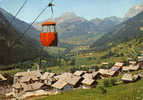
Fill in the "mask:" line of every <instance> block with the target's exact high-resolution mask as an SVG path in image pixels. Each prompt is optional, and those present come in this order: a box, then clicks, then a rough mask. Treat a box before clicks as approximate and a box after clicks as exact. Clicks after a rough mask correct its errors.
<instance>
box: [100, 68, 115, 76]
mask: <svg viewBox="0 0 143 100" xmlns="http://www.w3.org/2000/svg"><path fill="white" fill-rule="evenodd" d="M99 73H100V74H101V75H102V77H113V76H115V75H117V74H118V73H117V71H113V70H110V69H109V70H108V69H100V70H99Z"/></svg>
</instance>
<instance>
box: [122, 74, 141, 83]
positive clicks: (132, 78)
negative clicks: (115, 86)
mask: <svg viewBox="0 0 143 100" xmlns="http://www.w3.org/2000/svg"><path fill="white" fill-rule="evenodd" d="M138 78H139V76H138V75H133V74H124V75H123V77H122V81H123V82H125V83H126V82H134V81H136V80H137V79H138Z"/></svg>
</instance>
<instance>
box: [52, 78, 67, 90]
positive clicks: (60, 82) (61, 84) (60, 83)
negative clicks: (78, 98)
mask: <svg viewBox="0 0 143 100" xmlns="http://www.w3.org/2000/svg"><path fill="white" fill-rule="evenodd" d="M67 84H68V83H67V82H65V81H63V80H58V81H57V82H56V83H55V84H53V85H52V87H54V88H57V89H63V88H64V87H65V86H66V85H67Z"/></svg>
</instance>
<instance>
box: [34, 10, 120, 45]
mask: <svg viewBox="0 0 143 100" xmlns="http://www.w3.org/2000/svg"><path fill="white" fill-rule="evenodd" d="M45 21H47V20H45ZM55 21H56V22H57V31H58V33H59V40H60V42H64V43H68V44H74V45H79V44H80V45H81V44H82V45H85V44H86V45H87V44H88V45H89V43H91V42H92V41H96V39H98V38H100V37H101V36H103V34H105V33H108V32H109V31H112V29H113V28H114V26H115V25H117V24H119V23H120V22H121V19H120V18H117V17H108V18H104V19H99V18H96V19H93V20H87V19H85V18H83V17H80V16H77V15H76V14H75V13H73V12H66V13H64V14H62V15H61V16H60V17H57V18H56V19H55ZM42 22H44V21H41V22H38V23H35V24H34V25H33V26H34V27H35V28H36V29H38V30H41V23H42Z"/></svg>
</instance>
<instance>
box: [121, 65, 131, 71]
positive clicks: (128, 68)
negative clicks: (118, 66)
mask: <svg viewBox="0 0 143 100" xmlns="http://www.w3.org/2000/svg"><path fill="white" fill-rule="evenodd" d="M122 71H123V72H129V71H130V67H128V66H124V67H123V68H122Z"/></svg>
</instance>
